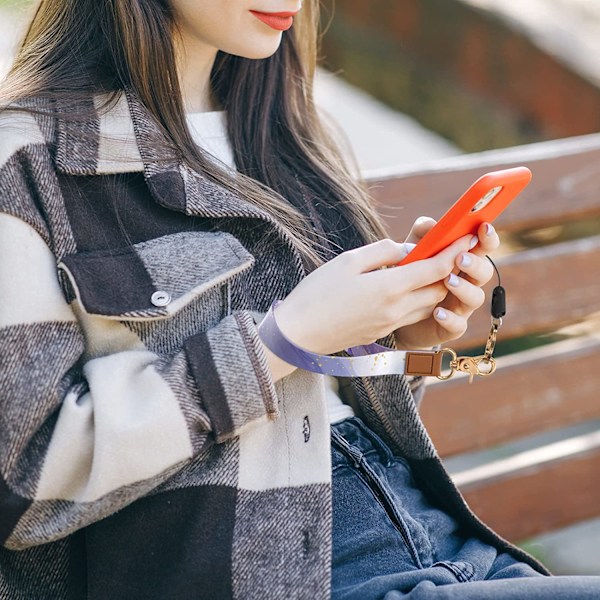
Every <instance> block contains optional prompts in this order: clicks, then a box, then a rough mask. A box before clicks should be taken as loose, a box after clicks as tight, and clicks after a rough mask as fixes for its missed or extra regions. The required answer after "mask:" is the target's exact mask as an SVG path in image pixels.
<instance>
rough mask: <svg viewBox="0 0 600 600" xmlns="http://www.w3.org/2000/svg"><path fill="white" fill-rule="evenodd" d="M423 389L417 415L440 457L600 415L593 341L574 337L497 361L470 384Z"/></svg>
mask: <svg viewBox="0 0 600 600" xmlns="http://www.w3.org/2000/svg"><path fill="white" fill-rule="evenodd" d="M433 381H435V383H431V384H429V385H428V387H427V390H426V393H425V397H424V399H423V402H422V404H421V415H422V418H423V421H424V423H425V426H426V427H427V429H428V431H429V433H430V435H431V438H432V439H433V442H434V444H435V446H436V448H437V450H438V452H439V453H440V455H441V456H451V455H455V454H460V453H462V452H469V451H473V450H479V449H482V448H487V447H489V446H494V445H497V444H500V443H502V442H506V441H509V440H512V439H516V438H519V437H523V436H525V435H529V434H533V433H536V432H542V431H547V430H550V429H555V428H558V427H561V426H565V425H571V424H575V423H579V422H583V421H586V420H589V419H593V418H599V417H600V402H598V390H600V339H597V338H593V337H589V338H581V339H580V338H577V339H573V340H569V341H564V342H559V343H556V344H550V345H548V346H544V347H541V348H536V349H534V350H528V351H525V352H519V353H516V354H512V355H510V356H506V357H502V358H500V359H499V360H498V369H497V371H496V373H494V374H493V375H491V376H490V377H487V378H478V379H476V380H475V381H474V382H473V383H472V384H471V385H469V383H468V381H467V379H466V377H464V376H460V375H456V376H455V378H453V379H450V380H448V381H443V382H437V381H436V380H433Z"/></svg>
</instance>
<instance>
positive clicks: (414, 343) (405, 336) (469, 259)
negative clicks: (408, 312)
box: [394, 218, 500, 349]
mask: <svg viewBox="0 0 600 600" xmlns="http://www.w3.org/2000/svg"><path fill="white" fill-rule="evenodd" d="M433 225H435V221H434V220H433V219H428V218H421V219H417V221H416V222H415V224H414V225H413V228H412V229H411V231H410V233H409V236H408V238H407V242H412V243H417V242H418V241H419V240H420V239H421V238H422V237H423V236H424V235H425V234H426V233H427V232H428V231H429V230H430V229H431V228H432V227H433ZM477 238H478V240H479V242H478V244H477V246H475V248H473V249H471V250H469V251H467V252H461V253H460V254H459V255H458V256H457V257H456V261H455V265H454V266H455V268H454V269H453V271H452V273H451V274H450V275H449V276H448V277H446V278H445V279H444V280H443V285H444V288H445V289H446V290H447V292H448V294H447V295H446V297H445V298H444V299H443V300H442V301H441V302H440V303H439V304H438V305H437V306H436V308H435V310H434V311H433V312H432V314H430V315H429V316H428V318H426V319H424V320H422V321H419V322H418V323H414V324H412V325H408V326H405V327H400V328H398V329H396V331H395V332H394V337H395V341H396V347H397V348H398V349H417V348H429V347H431V346H435V345H437V344H444V343H446V342H448V341H450V340H455V339H457V338H459V337H461V336H462V335H463V334H464V333H465V331H466V330H467V325H468V320H469V317H470V316H471V315H472V314H473V312H474V311H475V310H476V309H477V308H479V307H480V306H481V305H482V304H483V302H484V301H485V293H484V292H483V290H482V289H481V288H482V286H483V285H485V284H486V283H487V282H488V281H489V280H490V279H491V278H492V276H493V275H494V268H493V267H492V264H491V263H490V261H489V260H487V258H485V255H486V254H488V253H489V252H491V251H492V250H495V249H496V248H497V247H498V246H499V245H500V240H499V238H498V234H497V233H496V231H495V229H494V227H493V226H492V225H491V224H489V223H483V224H482V225H481V226H480V228H479V230H478V232H477Z"/></svg>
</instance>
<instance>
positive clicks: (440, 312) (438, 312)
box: [435, 308, 448, 321]
mask: <svg viewBox="0 0 600 600" xmlns="http://www.w3.org/2000/svg"><path fill="white" fill-rule="evenodd" d="M447 316H448V313H446V311H445V310H444V309H443V308H436V309H435V318H436V319H439V320H440V321H445V320H446V317H447Z"/></svg>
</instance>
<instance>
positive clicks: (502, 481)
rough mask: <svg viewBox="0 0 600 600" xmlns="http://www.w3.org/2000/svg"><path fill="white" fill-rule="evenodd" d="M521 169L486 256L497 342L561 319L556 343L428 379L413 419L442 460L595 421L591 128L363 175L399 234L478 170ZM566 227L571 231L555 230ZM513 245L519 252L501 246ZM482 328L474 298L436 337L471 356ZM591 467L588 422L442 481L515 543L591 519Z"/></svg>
mask: <svg viewBox="0 0 600 600" xmlns="http://www.w3.org/2000/svg"><path fill="white" fill-rule="evenodd" d="M521 164H522V165H525V166H528V167H529V168H530V169H531V170H532V172H533V181H532V183H531V184H530V186H529V187H528V188H527V190H526V191H525V192H524V193H523V195H522V196H521V197H520V198H519V199H518V200H517V201H516V202H515V203H514V204H513V205H512V206H511V207H510V208H509V209H508V210H507V211H506V212H505V213H504V214H503V215H502V216H501V217H500V218H499V219H498V221H497V222H496V225H497V229H498V231H499V233H500V236H501V239H502V240H503V242H504V241H506V242H507V244H504V243H503V245H502V248H501V249H500V251H499V252H498V254H497V255H495V257H496V264H497V265H498V267H499V270H500V275H501V277H502V284H503V285H504V287H505V288H506V291H507V315H506V317H505V319H504V323H503V325H502V327H501V329H500V332H499V336H498V338H499V341H500V342H502V341H504V342H505V341H506V340H510V339H513V340H514V339H517V338H521V337H522V336H526V335H527V336H531V335H535V334H541V333H545V332H549V331H557V330H558V329H559V328H563V329H562V333H563V336H564V339H561V340H560V341H557V342H554V343H550V344H546V345H540V346H538V347H535V348H531V349H528V350H524V351H518V352H516V353H512V354H506V355H504V356H501V357H500V358H499V359H498V369H497V372H496V373H495V374H494V375H492V376H491V377H488V378H477V379H476V380H475V381H474V382H473V384H472V385H469V384H468V381H467V380H466V378H465V377H464V376H455V377H454V378H453V379H451V380H449V381H446V382H438V381H437V380H436V381H434V382H433V383H430V384H429V385H428V389H427V392H426V396H425V399H424V401H423V404H422V415H423V420H424V422H425V424H426V426H427V427H428V430H429V432H430V434H431V436H432V439H433V441H434V443H435V444H436V447H437V449H438V451H439V453H440V455H441V456H442V457H443V458H444V459H448V458H450V457H455V456H456V455H459V454H462V453H469V452H474V451H478V450H482V449H486V448H493V447H496V446H499V445H501V444H505V443H506V442H510V441H512V440H516V439H519V438H522V437H524V436H529V435H532V434H536V433H540V432H544V431H550V430H555V429H558V428H561V427H565V426H569V425H574V424H578V423H583V422H586V421H590V420H593V419H598V418H600V319H599V317H600V235H598V234H599V233H600V135H589V136H583V137H577V138H567V139H564V140H556V141H552V142H543V143H540V144H533V145H528V146H520V147H514V148H510V149H504V150H497V151H490V152H484V153H479V154H473V155H465V156H461V157H456V158H452V159H444V160H443V161H437V162H436V163H434V164H431V165H423V166H422V167H420V168H416V169H411V170H407V169H396V170H393V171H387V172H381V171H380V172H371V173H364V176H365V179H366V181H367V185H368V187H369V188H370V190H371V193H372V195H373V197H374V198H375V200H376V202H377V206H378V210H379V212H380V214H382V215H383V217H384V218H385V220H386V223H387V225H388V227H389V230H390V234H391V237H393V238H394V239H397V240H401V239H402V238H403V236H404V235H405V234H406V230H407V226H408V225H409V224H410V223H412V222H413V220H414V219H415V218H416V217H418V216H420V215H429V216H432V217H434V218H439V217H440V216H441V215H442V214H443V213H444V211H445V209H446V208H447V207H449V206H450V204H452V203H453V202H454V201H455V200H456V198H458V196H459V195H460V193H461V192H462V191H463V190H464V189H466V187H467V186H468V185H469V184H470V183H471V182H472V181H473V180H475V179H476V178H477V177H478V176H480V175H482V174H483V173H485V172H487V171H491V170H496V169H500V168H506V167H510V166H516V165H521ZM548 228H551V229H548ZM532 230H537V235H538V237H543V236H544V235H546V236H548V235H549V234H552V233H561V232H562V234H563V237H564V238H565V239H564V241H560V242H558V243H551V244H546V245H541V246H539V247H530V248H527V247H523V244H522V242H523V240H527V239H528V238H527V235H526V234H529V237H531V231H532ZM540 230H542V231H541V232H540ZM571 230H583V231H584V234H585V237H580V235H581V234H580V235H573V236H571V238H572V239H569V235H570V233H569V232H570V231H571ZM565 232H566V233H565ZM594 232H595V233H594ZM534 237H535V236H534ZM515 241H516V242H521V247H520V248H519V247H517V249H516V250H514V251H511V252H506V248H505V246H506V245H508V246H509V247H510V246H511V242H512V244H513V246H514V244H515ZM493 285H495V281H494V282H491V283H490V284H489V285H488V286H487V287H486V292H487V295H488V298H490V297H491V289H492V287H493ZM489 328H490V316H489V306H488V305H487V304H486V306H485V307H482V308H481V309H480V310H479V311H477V313H476V314H475V315H473V317H472V319H471V322H470V327H469V330H468V332H467V333H466V334H465V336H463V338H461V339H460V340H458V341H456V342H454V343H451V344H448V345H449V346H451V347H453V348H456V349H457V350H462V351H465V350H466V349H471V350H472V351H471V352H467V353H469V354H481V352H482V350H483V345H484V344H485V340H486V338H487V334H488V331H489ZM564 328H566V329H564ZM599 473H600V431H593V432H591V433H585V434H579V435H574V436H572V437H568V438H567V439H563V440H561V441H558V442H553V443H549V444H545V445H543V446H541V447H537V448H534V449H530V450H526V451H521V452H518V453H517V454H515V455H512V456H509V457H503V458H500V459H495V460H492V461H491V462H487V463H485V464H484V465H482V466H478V467H475V468H470V469H468V470H464V471H462V472H457V473H454V474H453V478H454V479H455V481H456V482H457V484H458V486H459V487H460V489H461V491H462V492H463V494H464V495H465V497H466V499H467V501H468V502H469V504H470V505H471V506H472V508H473V509H474V510H475V512H476V513H477V514H478V515H480V516H481V518H482V519H483V520H484V521H486V522H487V523H489V524H490V525H491V526H492V527H493V528H495V529H496V530H497V531H498V532H499V533H500V534H501V535H503V536H505V537H506V538H508V539H510V540H512V541H520V540H523V539H525V538H527V537H528V536H532V535H535V534H538V533H541V532H545V531H549V530H553V529H556V528H559V527H562V526H566V525H569V524H572V523H575V522H577V521H581V520H584V519H588V518H592V517H598V516H600V477H598V474H599Z"/></svg>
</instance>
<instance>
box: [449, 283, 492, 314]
mask: <svg viewBox="0 0 600 600" xmlns="http://www.w3.org/2000/svg"><path fill="white" fill-rule="evenodd" d="M444 284H445V285H446V288H447V289H448V291H449V292H450V294H452V296H451V297H450V298H452V300H453V301H451V302H449V303H446V304H445V305H446V306H447V307H448V308H449V309H450V310H453V311H454V312H456V313H457V314H458V315H460V316H463V317H468V316H470V315H471V314H472V313H473V311H475V310H477V309H478V308H479V307H480V306H481V305H482V304H483V303H484V302H485V292H484V291H483V290H482V289H481V288H480V287H478V286H477V285H473V284H472V283H470V282H468V281H466V280H465V279H463V278H462V277H459V276H458V275H455V274H454V273H451V274H450V276H449V277H447V278H446V279H445V280H444ZM450 298H449V300H450Z"/></svg>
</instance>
